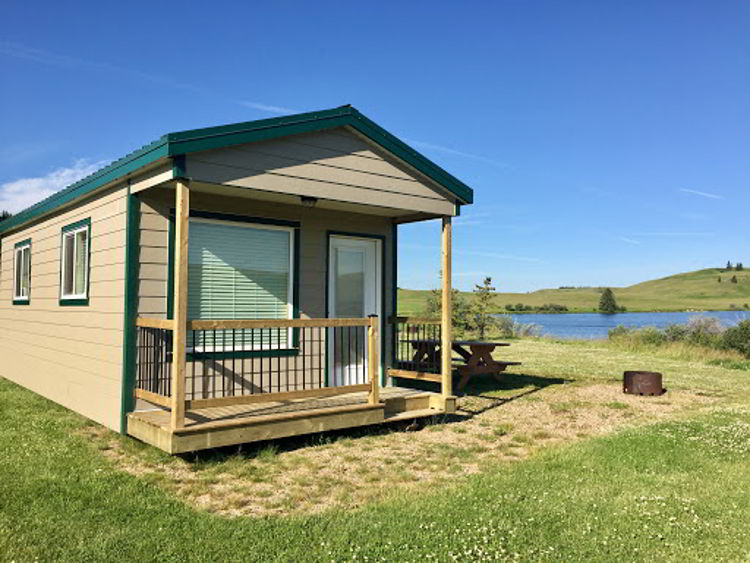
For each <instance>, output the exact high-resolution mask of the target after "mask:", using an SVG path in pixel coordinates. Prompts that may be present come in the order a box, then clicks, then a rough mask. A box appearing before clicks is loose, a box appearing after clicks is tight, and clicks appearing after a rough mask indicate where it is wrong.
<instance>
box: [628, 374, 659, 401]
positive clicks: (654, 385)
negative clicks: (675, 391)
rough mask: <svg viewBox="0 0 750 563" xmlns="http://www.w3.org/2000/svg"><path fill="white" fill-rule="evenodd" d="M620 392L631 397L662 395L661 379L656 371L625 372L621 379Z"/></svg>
mask: <svg viewBox="0 0 750 563" xmlns="http://www.w3.org/2000/svg"><path fill="white" fill-rule="evenodd" d="M622 392H623V393H629V394H631V395H650V396H654V395H663V394H664V393H666V392H667V390H666V389H664V387H662V377H661V374H660V373H659V372H656V371H626V372H625V373H624V377H623V379H622Z"/></svg>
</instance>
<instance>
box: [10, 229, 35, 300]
mask: <svg viewBox="0 0 750 563" xmlns="http://www.w3.org/2000/svg"><path fill="white" fill-rule="evenodd" d="M30 301H31V239H29V240H24V241H21V242H19V243H16V245H15V248H14V249H13V303H15V304H17V305H26V304H28V303H29V302H30Z"/></svg>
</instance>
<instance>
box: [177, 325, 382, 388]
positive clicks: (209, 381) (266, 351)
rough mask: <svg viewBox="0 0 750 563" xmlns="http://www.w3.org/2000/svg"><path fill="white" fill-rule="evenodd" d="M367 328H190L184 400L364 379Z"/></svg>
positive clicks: (328, 385) (324, 385) (329, 384)
mask: <svg viewBox="0 0 750 563" xmlns="http://www.w3.org/2000/svg"><path fill="white" fill-rule="evenodd" d="M367 352H368V339H367V327H366V326H340V327H338V326H337V327H320V326H313V327H295V328H230V329H224V328H221V329H206V330H191V331H188V340H187V364H186V374H185V399H186V400H196V399H214V398H220V397H236V396H242V395H254V394H260V393H280V392H288V391H302V390H307V389H320V388H324V387H335V386H342V385H357V384H364V383H367V382H368V372H367V365H366V361H367V360H366V359H367Z"/></svg>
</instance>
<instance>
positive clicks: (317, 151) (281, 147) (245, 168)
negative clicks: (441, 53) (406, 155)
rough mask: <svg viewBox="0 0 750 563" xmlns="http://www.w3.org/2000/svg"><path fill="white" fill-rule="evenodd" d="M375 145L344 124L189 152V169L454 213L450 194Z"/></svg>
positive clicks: (288, 190) (198, 175) (244, 183)
mask: <svg viewBox="0 0 750 563" xmlns="http://www.w3.org/2000/svg"><path fill="white" fill-rule="evenodd" d="M376 151H377V149H375V148H373V147H372V146H371V145H369V144H368V143H367V142H365V141H364V140H362V139H361V138H359V137H358V136H357V135H355V134H353V133H351V132H349V131H348V130H346V129H343V128H342V129H340V130H335V131H328V132H318V133H307V134H304V135H296V136H292V137H288V138H285V139H277V140H270V141H262V142H257V143H249V144H246V145H238V146H236V147H231V148H223V149H216V150H211V151H203V152H198V153H193V154H189V155H188V156H187V159H186V174H187V175H188V176H189V177H191V178H193V179H194V180H196V181H201V182H207V183H212V184H224V185H231V186H237V187H244V188H252V189H257V190H263V191H267V192H275V193H282V194H295V195H307V196H314V197H318V198H322V199H329V200H333V201H339V202H348V203H358V204H365V205H373V206H379V207H390V208H393V209H404V210H408V211H410V212H413V213H416V212H425V213H435V214H443V215H453V213H454V204H453V199H452V198H451V199H450V200H449V199H447V198H446V197H445V196H444V192H442V191H440V189H439V188H436V187H435V186H434V185H432V184H431V183H430V182H428V181H426V180H423V179H421V178H419V177H417V175H415V174H410V173H408V171H407V170H405V168H404V167H402V165H401V164H399V163H398V162H396V161H395V160H394V159H392V158H391V157H389V156H388V155H387V154H386V153H382V154H381V152H380V151H377V152H376Z"/></svg>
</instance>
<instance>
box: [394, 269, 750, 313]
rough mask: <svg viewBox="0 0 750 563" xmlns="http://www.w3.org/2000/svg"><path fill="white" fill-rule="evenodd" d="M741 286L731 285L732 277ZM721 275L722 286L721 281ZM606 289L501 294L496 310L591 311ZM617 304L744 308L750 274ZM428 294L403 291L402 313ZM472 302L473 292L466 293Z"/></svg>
mask: <svg viewBox="0 0 750 563" xmlns="http://www.w3.org/2000/svg"><path fill="white" fill-rule="evenodd" d="M734 275H736V276H737V282H738V283H736V284H735V283H730V281H729V280H730V278H731V277H732V276H734ZM719 276H721V283H719V282H718V278H719ZM601 289H602V288H594V287H587V288H574V289H541V290H539V291H533V292H530V293H497V294H496V295H495V298H494V301H493V303H494V308H495V310H496V311H497V312H499V313H500V312H506V309H505V306H506V305H507V304H513V305H515V304H517V303H523V304H524V305H530V306H533V307H539V306H542V305H545V304H548V303H554V304H558V305H565V306H566V307H567V308H568V309H569V310H570V311H571V312H591V311H593V310H594V309H596V308H597V306H598V304H599V296H600V294H601ZM612 289H613V290H614V292H615V297H616V298H617V304H618V305H623V306H625V307H627V309H628V311H686V310H729V309H732V305H734V307H735V308H739V309H744V308H745V304H748V305H750V271H748V270H743V271H741V272H735V271H731V272H729V271H726V270H724V269H717V268H709V269H707V270H697V271H695V272H687V273H684V274H676V275H674V276H668V277H666V278H661V279H658V280H651V281H647V282H642V283H639V284H635V285H631V286H629V287H620V288H612ZM428 294H429V292H428V291H423V290H409V289H400V290H399V312H400V313H402V314H416V313H422V312H424V310H425V303H426V299H427V295H428ZM465 295H466V296H467V298H469V299H471V293H467V294H465Z"/></svg>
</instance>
